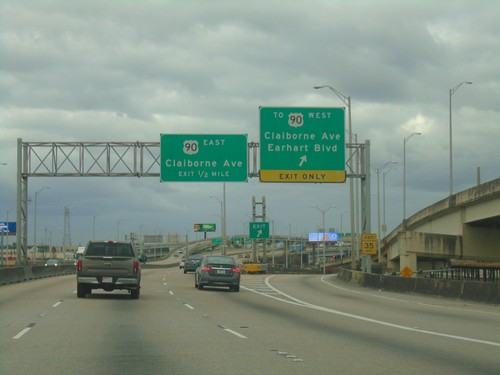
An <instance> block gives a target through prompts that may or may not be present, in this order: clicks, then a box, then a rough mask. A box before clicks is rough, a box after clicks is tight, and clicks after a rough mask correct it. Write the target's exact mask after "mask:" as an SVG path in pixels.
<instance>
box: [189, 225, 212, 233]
mask: <svg viewBox="0 0 500 375" xmlns="http://www.w3.org/2000/svg"><path fill="white" fill-rule="evenodd" d="M194 231H195V232H215V224H194Z"/></svg>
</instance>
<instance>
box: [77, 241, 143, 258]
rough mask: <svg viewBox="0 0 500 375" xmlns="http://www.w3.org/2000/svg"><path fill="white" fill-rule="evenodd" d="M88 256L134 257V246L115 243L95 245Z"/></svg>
mask: <svg viewBox="0 0 500 375" xmlns="http://www.w3.org/2000/svg"><path fill="white" fill-rule="evenodd" d="M86 255H88V256H102V257H104V256H106V257H133V256H134V251H133V249H132V246H130V245H127V244H114V243H94V244H90V245H89V248H88V249H87V253H86Z"/></svg>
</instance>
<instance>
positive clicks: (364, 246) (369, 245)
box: [361, 233, 378, 255]
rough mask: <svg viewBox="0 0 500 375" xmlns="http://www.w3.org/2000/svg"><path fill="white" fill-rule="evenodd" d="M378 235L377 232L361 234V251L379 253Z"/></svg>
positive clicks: (370, 253) (367, 253) (366, 253)
mask: <svg viewBox="0 0 500 375" xmlns="http://www.w3.org/2000/svg"><path fill="white" fill-rule="evenodd" d="M377 251H378V249H377V235H376V234H375V233H362V234H361V253H363V254H365V255H375V254H377Z"/></svg>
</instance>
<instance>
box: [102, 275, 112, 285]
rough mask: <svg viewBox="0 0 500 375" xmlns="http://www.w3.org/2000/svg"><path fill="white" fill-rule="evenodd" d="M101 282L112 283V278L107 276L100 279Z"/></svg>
mask: <svg viewBox="0 0 500 375" xmlns="http://www.w3.org/2000/svg"><path fill="white" fill-rule="evenodd" d="M102 282H103V283H112V282H113V278H112V277H107V276H104V277H103V278H102Z"/></svg>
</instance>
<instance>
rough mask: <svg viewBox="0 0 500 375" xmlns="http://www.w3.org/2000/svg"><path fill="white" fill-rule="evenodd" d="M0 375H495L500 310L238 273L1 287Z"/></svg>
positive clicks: (323, 280)
mask: <svg viewBox="0 0 500 375" xmlns="http://www.w3.org/2000/svg"><path fill="white" fill-rule="evenodd" d="M0 306H1V310H0V327H1V329H0V374H2V375H11V374H12V375H24V374H30V375H44V374H50V375H55V374H64V375H68V374H107V375H125V374H141V375H144V374H217V375H221V374H233V373H234V374H238V375H243V374H252V375H254V374H259V375H262V374H311V375H312V374H426V375H429V374H439V375H442V374H500V307H498V306H493V305H486V304H478V303H465V302H463V301H457V300H448V299H443V298H434V297H422V296H414V295H404V294H395V293H388V292H383V291H376V290H370V289H364V288H359V287H352V286H350V285H346V284H343V283H341V282H338V281H337V279H336V277H335V276H334V275H243V276H242V283H241V291H240V292H239V293H236V292H229V291H228V290H227V289H216V288H208V287H207V288H205V289H204V290H197V289H196V288H195V287H194V275H193V274H190V273H188V274H184V273H183V272H182V270H180V269H179V268H169V269H167V268H165V269H143V279H142V292H141V297H140V299H138V300H131V299H129V296H128V294H127V293H126V292H125V291H123V292H122V291H116V292H112V293H108V292H104V291H100V290H98V291H94V293H93V294H92V295H91V296H88V297H87V298H85V299H79V298H77V297H76V281H75V276H74V275H70V276H60V277H53V278H47V279H40V280H35V281H29V282H24V283H19V284H11V285H4V286H1V287H0Z"/></svg>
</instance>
